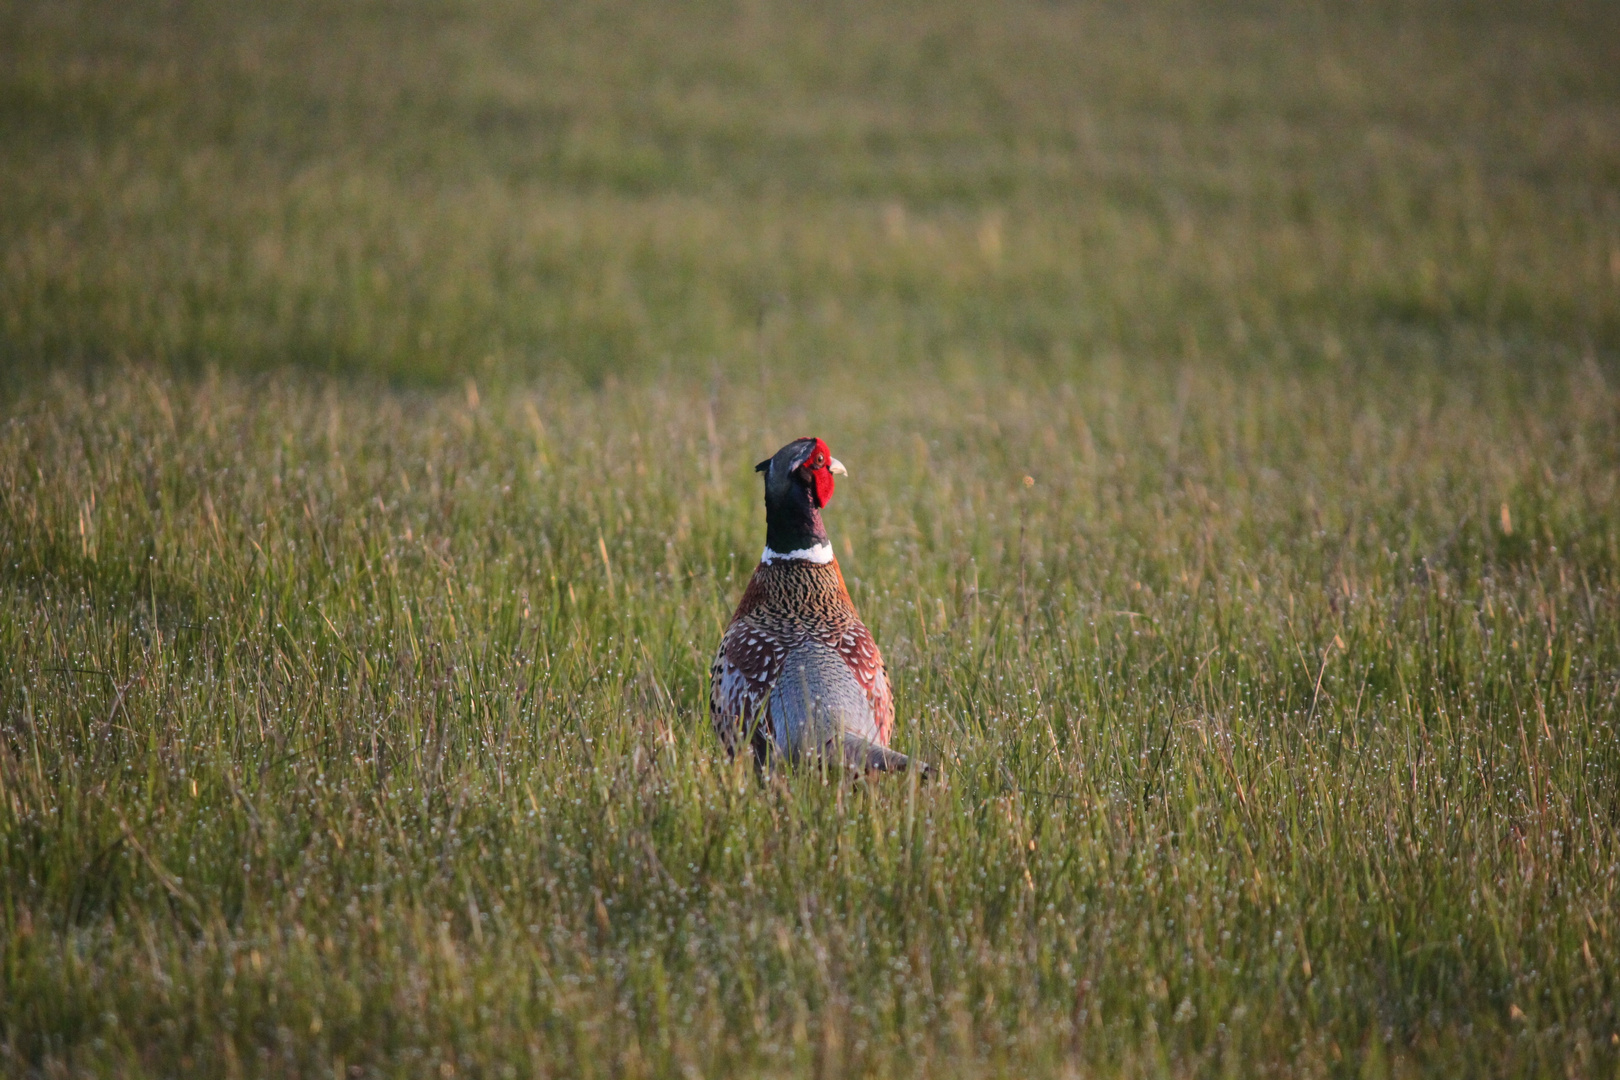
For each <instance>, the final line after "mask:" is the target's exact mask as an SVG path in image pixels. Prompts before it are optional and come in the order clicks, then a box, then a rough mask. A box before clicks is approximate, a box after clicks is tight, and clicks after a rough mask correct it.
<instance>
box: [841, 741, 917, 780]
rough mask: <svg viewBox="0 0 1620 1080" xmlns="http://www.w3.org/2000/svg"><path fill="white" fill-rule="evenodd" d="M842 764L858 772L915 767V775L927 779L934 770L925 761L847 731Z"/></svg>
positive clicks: (898, 770)
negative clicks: (915, 759)
mask: <svg viewBox="0 0 1620 1080" xmlns="http://www.w3.org/2000/svg"><path fill="white" fill-rule="evenodd" d="M844 766H845V767H846V768H849V769H853V770H855V771H856V772H860V773H874V772H905V771H906V770H907V769H915V770H917V775H918V776H920V777H922V778H923V779H927V778H928V776H929V775H931V774H932V773H933V771H934V770H933V769H932V768H931V767H930V766H929V765H928V764H927V763H926V762H922V761H913V760H912V759H911V758H909V757H907V756H906V755H904V754H902V753H900V752H899V751H898V750H890V749H889V748H888V747H887V746H879V745H878V744H877V743H875V742H871V741H870V740H867V739H863V738H861V737H860V736H859V735H851V734H849V733H847V732H846V733H845V734H844Z"/></svg>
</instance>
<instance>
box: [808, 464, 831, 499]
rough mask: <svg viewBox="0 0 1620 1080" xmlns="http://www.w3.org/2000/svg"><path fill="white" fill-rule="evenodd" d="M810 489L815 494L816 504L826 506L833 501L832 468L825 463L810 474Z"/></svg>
mask: <svg viewBox="0 0 1620 1080" xmlns="http://www.w3.org/2000/svg"><path fill="white" fill-rule="evenodd" d="M810 490H811V492H812V493H813V494H814V495H815V499H816V506H817V507H822V506H826V505H827V504H828V503H829V502H831V501H832V493H833V477H832V470H830V469H828V468H827V466H825V465H823V466H822V467H821V468H819V469H816V470H815V471H814V472H812V473H811V474H810Z"/></svg>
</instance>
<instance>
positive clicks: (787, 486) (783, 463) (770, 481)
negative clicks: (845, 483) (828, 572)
mask: <svg viewBox="0 0 1620 1080" xmlns="http://www.w3.org/2000/svg"><path fill="white" fill-rule="evenodd" d="M754 471H755V472H761V473H764V474H765V554H764V556H763V557H762V561H763V562H766V563H770V562H774V561H776V560H777V559H808V560H809V561H811V562H821V563H825V562H831V561H832V557H833V554H832V545H831V544H830V543H828V542H827V527H826V526H825V525H823V524H822V522H821V510H822V508H823V507H824V506H826V505H827V504H828V503H829V502H831V501H832V494H833V477H834V476H847V475H848V473H846V472H845V471H844V466H843V465H842V464H841V463H840V462H839V460H838V459H837V458H835V457H833V456H832V452H831V451H830V450H828V449H827V444H826V443H824V442H822V441H821V440H820V439H816V438H808V437H807V438H803V439H795V440H793V441H792V442H790V443H788V444H787V445H786V446H784V447H782V449H780V450H778V451H777V452H776V453H775V454H773V455H771V456H770V457H768V458H766V459H765V460H764V461H762V462H760V463H759V464H758V465H755V466H754Z"/></svg>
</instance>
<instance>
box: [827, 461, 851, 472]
mask: <svg viewBox="0 0 1620 1080" xmlns="http://www.w3.org/2000/svg"><path fill="white" fill-rule="evenodd" d="M827 471H828V472H830V473H832V474H834V475H835V476H848V475H849V470H848V469H846V468H844V463H843V462H842V461H839V460H838V459H837V458H832V459H830V460H829V461H828V462H827Z"/></svg>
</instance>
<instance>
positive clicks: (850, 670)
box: [709, 440, 910, 772]
mask: <svg viewBox="0 0 1620 1080" xmlns="http://www.w3.org/2000/svg"><path fill="white" fill-rule="evenodd" d="M800 441H801V442H809V441H810V440H800ZM793 445H795V444H789V447H784V448H783V450H782V451H781V452H780V453H779V454H778V458H781V457H782V456H783V455H786V454H787V453H788V451H789V448H790V447H792V446H793ZM817 445H818V446H821V448H822V449H823V450H824V449H825V446H824V444H820V443H817ZM817 460H819V459H817ZM827 460H829V461H830V460H831V458H830V455H828V456H827ZM766 464H767V463H762V464H761V471H765V466H766ZM789 464H790V465H791V464H792V461H791V458H790V460H789ZM834 464H836V463H834ZM770 483H771V477H770V476H769V475H768V476H767V495H766V513H767V518H768V519H769V518H770V517H771V515H772V512H773V509H774V508H775V505H774V504H773V496H772V493H771V489H770ZM829 490H830V488H829ZM819 509H820V507H819V505H816V506H815V507H813V508H812V512H811V514H810V519H811V523H812V527H813V532H814V537H813V538H814V540H815V541H816V542H818V543H825V535H826V534H825V530H824V529H823V528H822V527H821V521H820V514H819ZM766 550H767V557H766V559H763V560H762V561H761V562H760V564H759V566H758V567H757V568H756V569H755V570H754V575H753V577H752V578H751V579H750V580H749V582H748V588H747V589H746V590H745V591H744V592H743V596H742V600H741V602H739V603H738V605H737V610H736V613H735V614H734V615H733V616H732V618H731V623H730V625H728V626H727V627H726V632H725V634H724V635H723V636H722V638H721V639H720V648H719V651H718V652H717V653H716V655H715V658H714V665H713V667H712V668H711V669H710V673H709V718H710V720H711V721H712V722H713V724H714V729H715V732H716V733H717V734H718V735H719V736H720V741H721V742H722V743H724V744H725V747H726V751H727V752H728V753H730V754H732V755H733V756H735V755H736V754H737V753H738V752H739V751H740V750H741V749H742V748H743V746H744V745H747V746H748V747H749V749H750V750H751V751H752V752H753V754H754V755H755V758H756V760H758V761H760V762H762V763H763V762H765V761H767V760H769V759H771V758H773V757H781V758H784V759H786V760H787V761H789V762H796V761H799V760H801V759H803V758H806V757H809V758H816V759H822V760H841V761H842V762H843V763H844V764H846V765H848V766H850V767H851V768H854V769H857V770H859V771H863V772H867V771H892V770H898V769H903V768H906V767H907V766H908V765H909V764H910V761H909V759H908V758H907V757H906V756H905V755H904V754H900V753H897V752H895V751H892V750H889V749H888V745H889V738H890V736H891V735H892V734H893V732H894V699H893V698H892V696H891V695H890V692H889V676H888V672H887V671H886V670H885V668H884V666H883V654H882V653H881V652H879V651H878V647H877V643H876V642H874V641H873V640H872V635H871V633H870V632H869V631H868V630H867V629H866V625H865V624H864V623H862V622H861V619H860V616H859V615H858V614H856V611H855V605H854V603H853V602H852V601H851V600H850V597H849V590H848V588H847V587H845V585H844V575H843V573H842V572H841V571H840V570H839V568H838V562H837V560H831V561H827V562H816V561H812V560H811V559H807V558H783V557H780V556H776V557H772V552H771V549H770V548H769V547H767V549H766Z"/></svg>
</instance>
